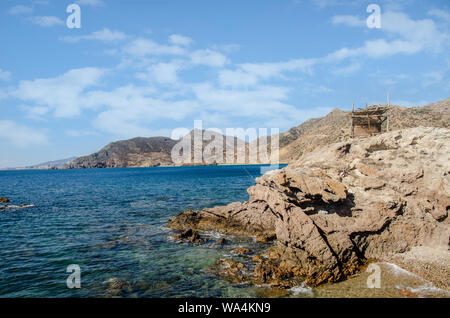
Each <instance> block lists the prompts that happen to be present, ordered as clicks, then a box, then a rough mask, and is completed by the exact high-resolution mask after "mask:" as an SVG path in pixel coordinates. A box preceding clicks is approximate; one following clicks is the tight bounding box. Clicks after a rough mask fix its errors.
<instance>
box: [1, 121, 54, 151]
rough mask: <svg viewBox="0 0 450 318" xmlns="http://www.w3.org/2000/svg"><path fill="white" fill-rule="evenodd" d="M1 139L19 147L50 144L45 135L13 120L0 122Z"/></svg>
mask: <svg viewBox="0 0 450 318" xmlns="http://www.w3.org/2000/svg"><path fill="white" fill-rule="evenodd" d="M0 139H6V140H8V141H9V142H10V143H11V144H12V145H14V146H18V147H26V146H33V145H40V144H46V143H47V142H48V140H47V136H46V135H45V134H44V133H42V132H40V131H37V130H35V129H32V128H29V127H26V126H24V125H20V124H17V123H16V122H14V121H12V120H0Z"/></svg>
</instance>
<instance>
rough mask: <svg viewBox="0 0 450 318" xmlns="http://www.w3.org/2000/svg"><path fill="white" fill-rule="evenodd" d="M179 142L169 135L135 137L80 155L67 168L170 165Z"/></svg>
mask: <svg viewBox="0 0 450 318" xmlns="http://www.w3.org/2000/svg"><path fill="white" fill-rule="evenodd" d="M176 143H177V141H176V140H172V139H170V138H168V137H151V138H143V137H138V138H133V139H129V140H121V141H116V142H112V143H110V144H108V145H107V146H105V147H104V148H102V149H101V150H100V151H98V152H96V153H93V154H91V155H89V156H85V157H80V158H77V159H75V160H74V161H72V162H71V163H69V164H68V165H67V166H66V168H69V169H80V168H121V167H152V166H158V165H170V164H172V160H171V157H170V154H171V151H172V148H173V146H175V144H176Z"/></svg>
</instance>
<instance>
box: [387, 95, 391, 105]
mask: <svg viewBox="0 0 450 318" xmlns="http://www.w3.org/2000/svg"><path fill="white" fill-rule="evenodd" d="M387 98H388V107H389V106H391V102H390V100H389V92H388V93H387Z"/></svg>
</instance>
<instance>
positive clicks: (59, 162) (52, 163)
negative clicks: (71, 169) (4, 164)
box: [1, 157, 77, 170]
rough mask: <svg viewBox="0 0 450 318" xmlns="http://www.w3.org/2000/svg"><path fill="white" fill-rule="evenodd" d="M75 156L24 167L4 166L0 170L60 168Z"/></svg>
mask: <svg viewBox="0 0 450 318" xmlns="http://www.w3.org/2000/svg"><path fill="white" fill-rule="evenodd" d="M76 158H77V157H70V158H67V159H60V160H54V161H47V162H43V163H38V164H37V165H32V166H26V167H16V168H4V169H1V170H26V169H28V170H50V169H61V168H63V167H65V166H66V165H67V164H69V163H70V162H72V161H73V160H75V159H76Z"/></svg>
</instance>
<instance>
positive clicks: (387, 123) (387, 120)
mask: <svg viewBox="0 0 450 318" xmlns="http://www.w3.org/2000/svg"><path fill="white" fill-rule="evenodd" d="M386 131H387V132H389V110H388V111H387V114H386Z"/></svg>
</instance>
